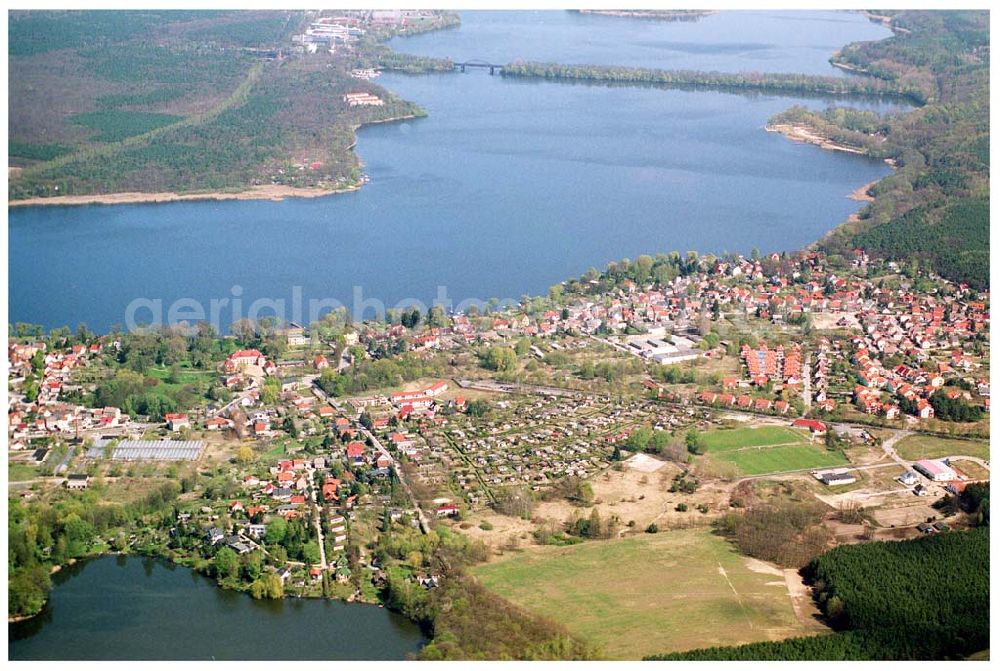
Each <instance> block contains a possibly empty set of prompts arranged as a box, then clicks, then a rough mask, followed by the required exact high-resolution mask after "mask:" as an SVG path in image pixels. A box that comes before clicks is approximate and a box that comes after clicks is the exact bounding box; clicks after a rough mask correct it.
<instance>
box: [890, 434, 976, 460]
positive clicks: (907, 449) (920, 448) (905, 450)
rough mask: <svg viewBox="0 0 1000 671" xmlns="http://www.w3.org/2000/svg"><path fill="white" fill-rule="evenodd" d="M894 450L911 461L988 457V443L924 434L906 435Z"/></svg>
mask: <svg viewBox="0 0 1000 671" xmlns="http://www.w3.org/2000/svg"><path fill="white" fill-rule="evenodd" d="M896 452H897V453H898V454H899V456H901V457H902V458H903V459H908V460H911V461H915V460H917V459H938V458H940V457H953V456H956V455H964V456H967V457H979V458H980V459H986V460H988V459H989V458H990V446H989V443H980V442H977V441H972V440H956V439H954V438H938V437H937V436H924V435H913V436H907V437H906V438H904V439H903V440H901V441H899V444H897V445H896Z"/></svg>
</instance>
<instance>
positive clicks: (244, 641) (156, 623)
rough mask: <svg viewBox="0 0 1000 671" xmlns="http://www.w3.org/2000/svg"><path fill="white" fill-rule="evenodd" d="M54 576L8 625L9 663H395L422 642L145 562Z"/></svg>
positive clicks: (325, 609)
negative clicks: (27, 610)
mask: <svg viewBox="0 0 1000 671" xmlns="http://www.w3.org/2000/svg"><path fill="white" fill-rule="evenodd" d="M53 582H54V583H55V584H54V586H53V588H52V593H51V596H50V599H49V603H48V604H47V605H46V606H45V609H44V610H43V611H42V612H41V613H40V614H39V615H38V616H37V617H35V618H32V619H31V620H26V621H24V622H18V623H15V624H9V625H7V636H8V646H9V653H8V654H9V656H10V659H11V660H36V659H39V660H41V659H45V660H173V659H187V660H209V659H217V660H222V659H230V660H231V659H240V660H243V659H246V660H262V659H299V660H401V659H406V657H407V656H408V655H411V654H414V653H416V652H417V651H418V650H419V649H420V647H421V646H422V645H423V643H424V640H425V639H424V636H423V634H421V632H420V629H419V628H418V627H417V626H416V625H415V624H413V623H412V622H410V621H409V620H407V619H406V618H404V617H402V616H401V615H398V614H396V613H392V612H389V611H388V610H385V609H383V608H378V607H376V606H371V605H361V604H348V603H343V602H341V601H325V600H320V599H284V600H280V601H254V600H253V599H251V598H250V597H249V596H247V595H246V594H241V593H239V592H231V591H226V590H222V589H219V588H218V587H216V585H215V582H214V581H212V580H210V579H208V578H205V577H204V576H200V575H198V574H196V573H194V572H192V571H191V570H190V569H187V568H183V567H178V566H175V565H173V564H170V563H167V562H165V561H158V560H154V559H148V558H138V557H130V558H125V557H102V558H100V559H95V560H92V561H87V562H84V563H83V564H77V565H74V566H70V567H68V568H66V569H63V570H62V571H60V572H59V573H57V574H56V575H55V576H54V579H53Z"/></svg>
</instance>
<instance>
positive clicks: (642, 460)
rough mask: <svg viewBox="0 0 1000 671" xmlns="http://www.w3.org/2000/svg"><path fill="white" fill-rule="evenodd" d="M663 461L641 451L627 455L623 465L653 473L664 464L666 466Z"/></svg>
mask: <svg viewBox="0 0 1000 671" xmlns="http://www.w3.org/2000/svg"><path fill="white" fill-rule="evenodd" d="M666 463H667V462H665V461H660V460H659V459H654V458H653V457H651V456H649V455H648V454H643V453H642V452H640V453H638V454H635V455H633V456H631V457H629V458H628V459H627V460H626V461H625V465H626V466H627V467H628V468H631V469H633V470H636V471H640V472H642V473H655V472H656V471H658V470H660V469H661V468H663V467H664V466H666Z"/></svg>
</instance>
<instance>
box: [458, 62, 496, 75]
mask: <svg viewBox="0 0 1000 671" xmlns="http://www.w3.org/2000/svg"><path fill="white" fill-rule="evenodd" d="M466 68H482V69H483V70H489V71H490V74H491V75H493V74H497V73H503V65H500V64H498V63H488V62H487V61H482V60H478V59H473V60H471V61H465V62H462V63H455V69H456V70H461V71H462V72H465V69H466Z"/></svg>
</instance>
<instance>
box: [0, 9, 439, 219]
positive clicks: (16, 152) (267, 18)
mask: <svg viewBox="0 0 1000 671" xmlns="http://www.w3.org/2000/svg"><path fill="white" fill-rule="evenodd" d="M307 20H308V19H307V16H306V13H304V12H285V11H279V12H274V11H271V12H268V11H264V12H256V11H254V12H245V11H234V12H211V13H207V12H206V13H203V14H199V13H191V12H20V13H18V12H15V13H13V14H12V19H11V25H10V33H9V34H10V38H11V46H10V54H11V71H12V73H13V74H12V78H11V81H12V86H11V101H12V102H11V124H10V131H9V139H10V146H11V151H10V164H11V165H12V166H14V167H17V168H19V169H20V170H19V171H17V172H15V173H12V179H11V182H10V186H9V190H8V196H9V197H10V198H11V199H13V200H17V199H24V198H31V197H49V196H67V195H81V194H104V193H120V192H128V191H140V192H168V191H174V192H188V193H191V192H216V191H243V190H246V189H248V188H252V187H256V186H267V185H278V186H289V187H310V188H319V189H326V190H331V191H334V190H342V189H347V188H352V187H356V186H357V185H359V184H360V183H361V177H362V176H361V166H360V163H359V161H358V158H357V156H356V155H355V154H354V152H353V151H352V147H353V145H354V142H355V130H356V128H357V127H358V126H359V125H361V124H365V123H369V122H378V121H385V120H388V119H395V118H400V117H412V116H421V115H423V114H424V112H423V111H422V110H421V109H420V108H419V107H417V106H416V105H413V104H410V103H408V102H406V101H403V100H400V99H399V98H398V97H397V96H395V95H393V94H391V93H390V92H388V91H386V90H385V89H383V88H382V87H379V86H378V85H376V84H374V83H371V82H364V81H359V80H357V79H353V78H351V76H350V72H351V69H352V68H356V67H372V66H379V67H385V68H390V69H399V70H403V71H407V72H418V71H426V70H448V69H451V62H450V61H447V60H443V59H422V58H416V57H410V56H403V55H397V54H394V53H393V52H391V51H390V50H389V49H388V48H386V47H385V46H384V45H382V44H381V42H382V41H384V39H385V38H386V37H388V36H389V35H390V34H391V31H389V29H385V28H380V29H378V30H373V31H372V32H371V34H369V35H368V36H366V38H365V40H364V41H363V42H362V44H361V46H360V47H359V50H358V51H357V53H346V54H344V55H339V54H338V55H331V54H328V53H326V52H325V51H324V52H321V53H316V54H312V55H311V56H309V57H308V58H306V57H296V56H294V55H293V56H289V57H284V58H278V59H275V58H274V53H277V51H278V50H281V49H283V48H284V49H285V53H287V51H288V47H289V46H290V45H291V36H292V34H294V33H295V32H296V31H299V30H301V29H302V27H303V25H304V24H305V23H306V22H307ZM454 22H457V16H454V15H450V14H447V15H442V17H441V18H440V21H438V22H436V23H435V22H427V25H428V26H431V27H438V26H439V25H451V24H452V23H454ZM48 27H51V30H52V31H55V33H56V34H57V35H59V36H61V37H62V38H63V40H62V41H52V40H47V41H45V42H40V41H38V39H37V35H38V34H43V33H45V32H46V31H47V30H48ZM387 31H388V32H387ZM49 32H50V33H51V31H49ZM85 38H86V39H85ZM55 89H58V90H62V91H64V92H65V94H64V95H62V96H58V97H55V98H52V99H50V96H49V94H47V93H46V91H52V90H55ZM357 91H366V92H370V93H373V94H375V95H377V96H378V97H379V98H381V99H382V100H383V101H384V105H382V106H357V107H351V106H349V105H348V104H347V103H346V102H344V101H343V99H342V96H343V94H344V93H347V92H357Z"/></svg>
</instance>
